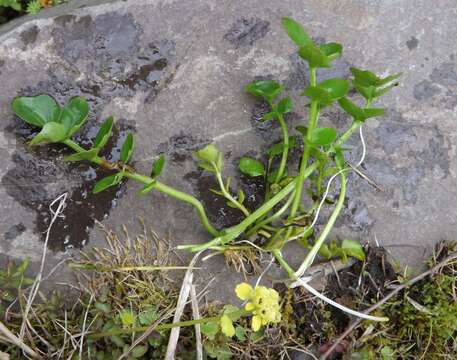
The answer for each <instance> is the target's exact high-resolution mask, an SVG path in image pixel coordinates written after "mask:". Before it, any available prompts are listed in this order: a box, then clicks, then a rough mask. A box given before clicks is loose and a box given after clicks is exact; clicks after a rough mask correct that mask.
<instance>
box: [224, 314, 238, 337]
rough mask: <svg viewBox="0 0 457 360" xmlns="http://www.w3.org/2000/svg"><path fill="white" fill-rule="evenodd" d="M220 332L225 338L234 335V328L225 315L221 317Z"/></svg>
mask: <svg viewBox="0 0 457 360" xmlns="http://www.w3.org/2000/svg"><path fill="white" fill-rule="evenodd" d="M221 331H222V333H223V334H224V335H225V336H228V337H232V336H233V335H235V327H234V326H233V322H232V320H231V319H230V317H228V316H227V315H222V317H221Z"/></svg>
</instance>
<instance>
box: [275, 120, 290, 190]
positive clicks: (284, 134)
mask: <svg viewBox="0 0 457 360" xmlns="http://www.w3.org/2000/svg"><path fill="white" fill-rule="evenodd" d="M278 121H279V126H281V130H282V137H283V150H282V155H281V162H280V164H279V169H278V173H277V175H276V179H275V183H278V182H279V180H281V178H282V175H283V174H284V170H285V168H286V164H287V157H288V154H289V130H288V129H287V125H286V122H285V121H284V117H283V115H282V114H280V113H278Z"/></svg>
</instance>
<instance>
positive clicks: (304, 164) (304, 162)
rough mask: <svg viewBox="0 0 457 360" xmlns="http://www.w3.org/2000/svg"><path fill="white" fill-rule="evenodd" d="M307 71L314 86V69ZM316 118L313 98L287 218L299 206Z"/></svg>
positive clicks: (295, 211)
mask: <svg viewBox="0 0 457 360" xmlns="http://www.w3.org/2000/svg"><path fill="white" fill-rule="evenodd" d="M309 71H310V83H311V86H316V83H317V81H316V69H314V68H310V70H309ZM318 118H319V103H318V102H317V101H316V100H313V101H312V102H311V109H310V113H309V123H308V130H307V131H306V137H305V139H304V140H305V141H303V143H304V147H305V150H304V151H303V156H302V158H301V162H300V170H299V173H298V177H297V182H296V184H295V198H294V201H293V202H292V207H291V209H290V215H289V220H291V219H293V217H294V216H295V214H296V213H297V210H298V207H299V206H300V202H301V195H302V190H303V184H304V182H305V176H304V174H305V170H306V168H307V166H308V160H309V156H310V151H311V146H310V145H309V142H310V140H311V135H312V133H313V131H314V129H315V128H316V126H317V121H318ZM288 233H289V235H290V231H288ZM286 237H287V236H286Z"/></svg>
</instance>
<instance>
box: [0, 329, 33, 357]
mask: <svg viewBox="0 0 457 360" xmlns="http://www.w3.org/2000/svg"><path fill="white" fill-rule="evenodd" d="M0 333H2V334H3V335H5V337H6V338H7V339H8V341H9V342H11V343H12V344H13V345H16V346H17V347H19V348H21V349H22V351H24V352H25V353H26V354H28V355H30V356H31V357H33V358H34V359H40V358H41V357H40V356H39V355H38V354H37V353H36V352H35V351H33V350H32V349H31V348H30V347H29V346H28V345H27V344H25V343H24V342H23V341H22V340H21V339H19V338H18V337H17V336H16V335H14V334H13V333H12V332H11V331H10V330H9V329H8V328H7V327H6V326H5V325H3V323H2V322H1V321H0Z"/></svg>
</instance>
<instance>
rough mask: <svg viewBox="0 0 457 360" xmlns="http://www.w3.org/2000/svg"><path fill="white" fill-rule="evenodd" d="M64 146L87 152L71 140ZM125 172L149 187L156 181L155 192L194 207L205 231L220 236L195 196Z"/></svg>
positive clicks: (106, 164) (105, 164) (97, 160)
mask: <svg viewBox="0 0 457 360" xmlns="http://www.w3.org/2000/svg"><path fill="white" fill-rule="evenodd" d="M64 144H65V145H67V146H68V147H70V148H71V149H73V150H74V151H75V152H77V153H80V152H83V151H86V150H85V149H84V148H82V147H81V146H79V145H78V144H76V143H75V142H74V141H72V140H69V139H67V140H65V141H64ZM90 161H91V162H93V163H95V164H97V165H100V166H102V167H104V168H106V169H111V170H116V169H118V165H117V164H113V163H110V162H109V161H107V160H105V159H102V158H101V157H99V156H95V157H93V158H92V159H90ZM123 171H124V176H125V177H127V178H129V179H132V180H135V181H138V182H140V183H142V184H145V185H148V184H150V183H151V182H153V181H154V182H155V184H154V189H155V190H157V191H159V192H162V193H164V194H167V195H169V196H172V197H174V198H175V199H178V200H181V201H184V202H186V203H188V204H190V205H192V206H193V207H194V208H195V209H196V210H197V213H198V216H199V217H200V221H201V223H202V225H203V226H204V227H205V229H206V230H207V231H208V232H209V233H210V234H211V235H213V236H218V235H219V234H220V233H219V231H217V230H216V229H215V228H214V227H213V226H212V225H211V223H210V222H209V220H208V217H207V216H206V212H205V209H204V207H203V205H202V203H201V202H200V201H199V200H198V199H197V198H195V197H194V196H192V195H189V194H186V193H184V192H182V191H179V190H177V189H175V188H173V187H171V186H168V185H165V184H164V183H161V182H160V181H157V180H155V179H153V178H151V177H149V176H145V175H142V174H138V173H137V172H135V171H134V170H133V169H129V168H127V169H124V170H123Z"/></svg>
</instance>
